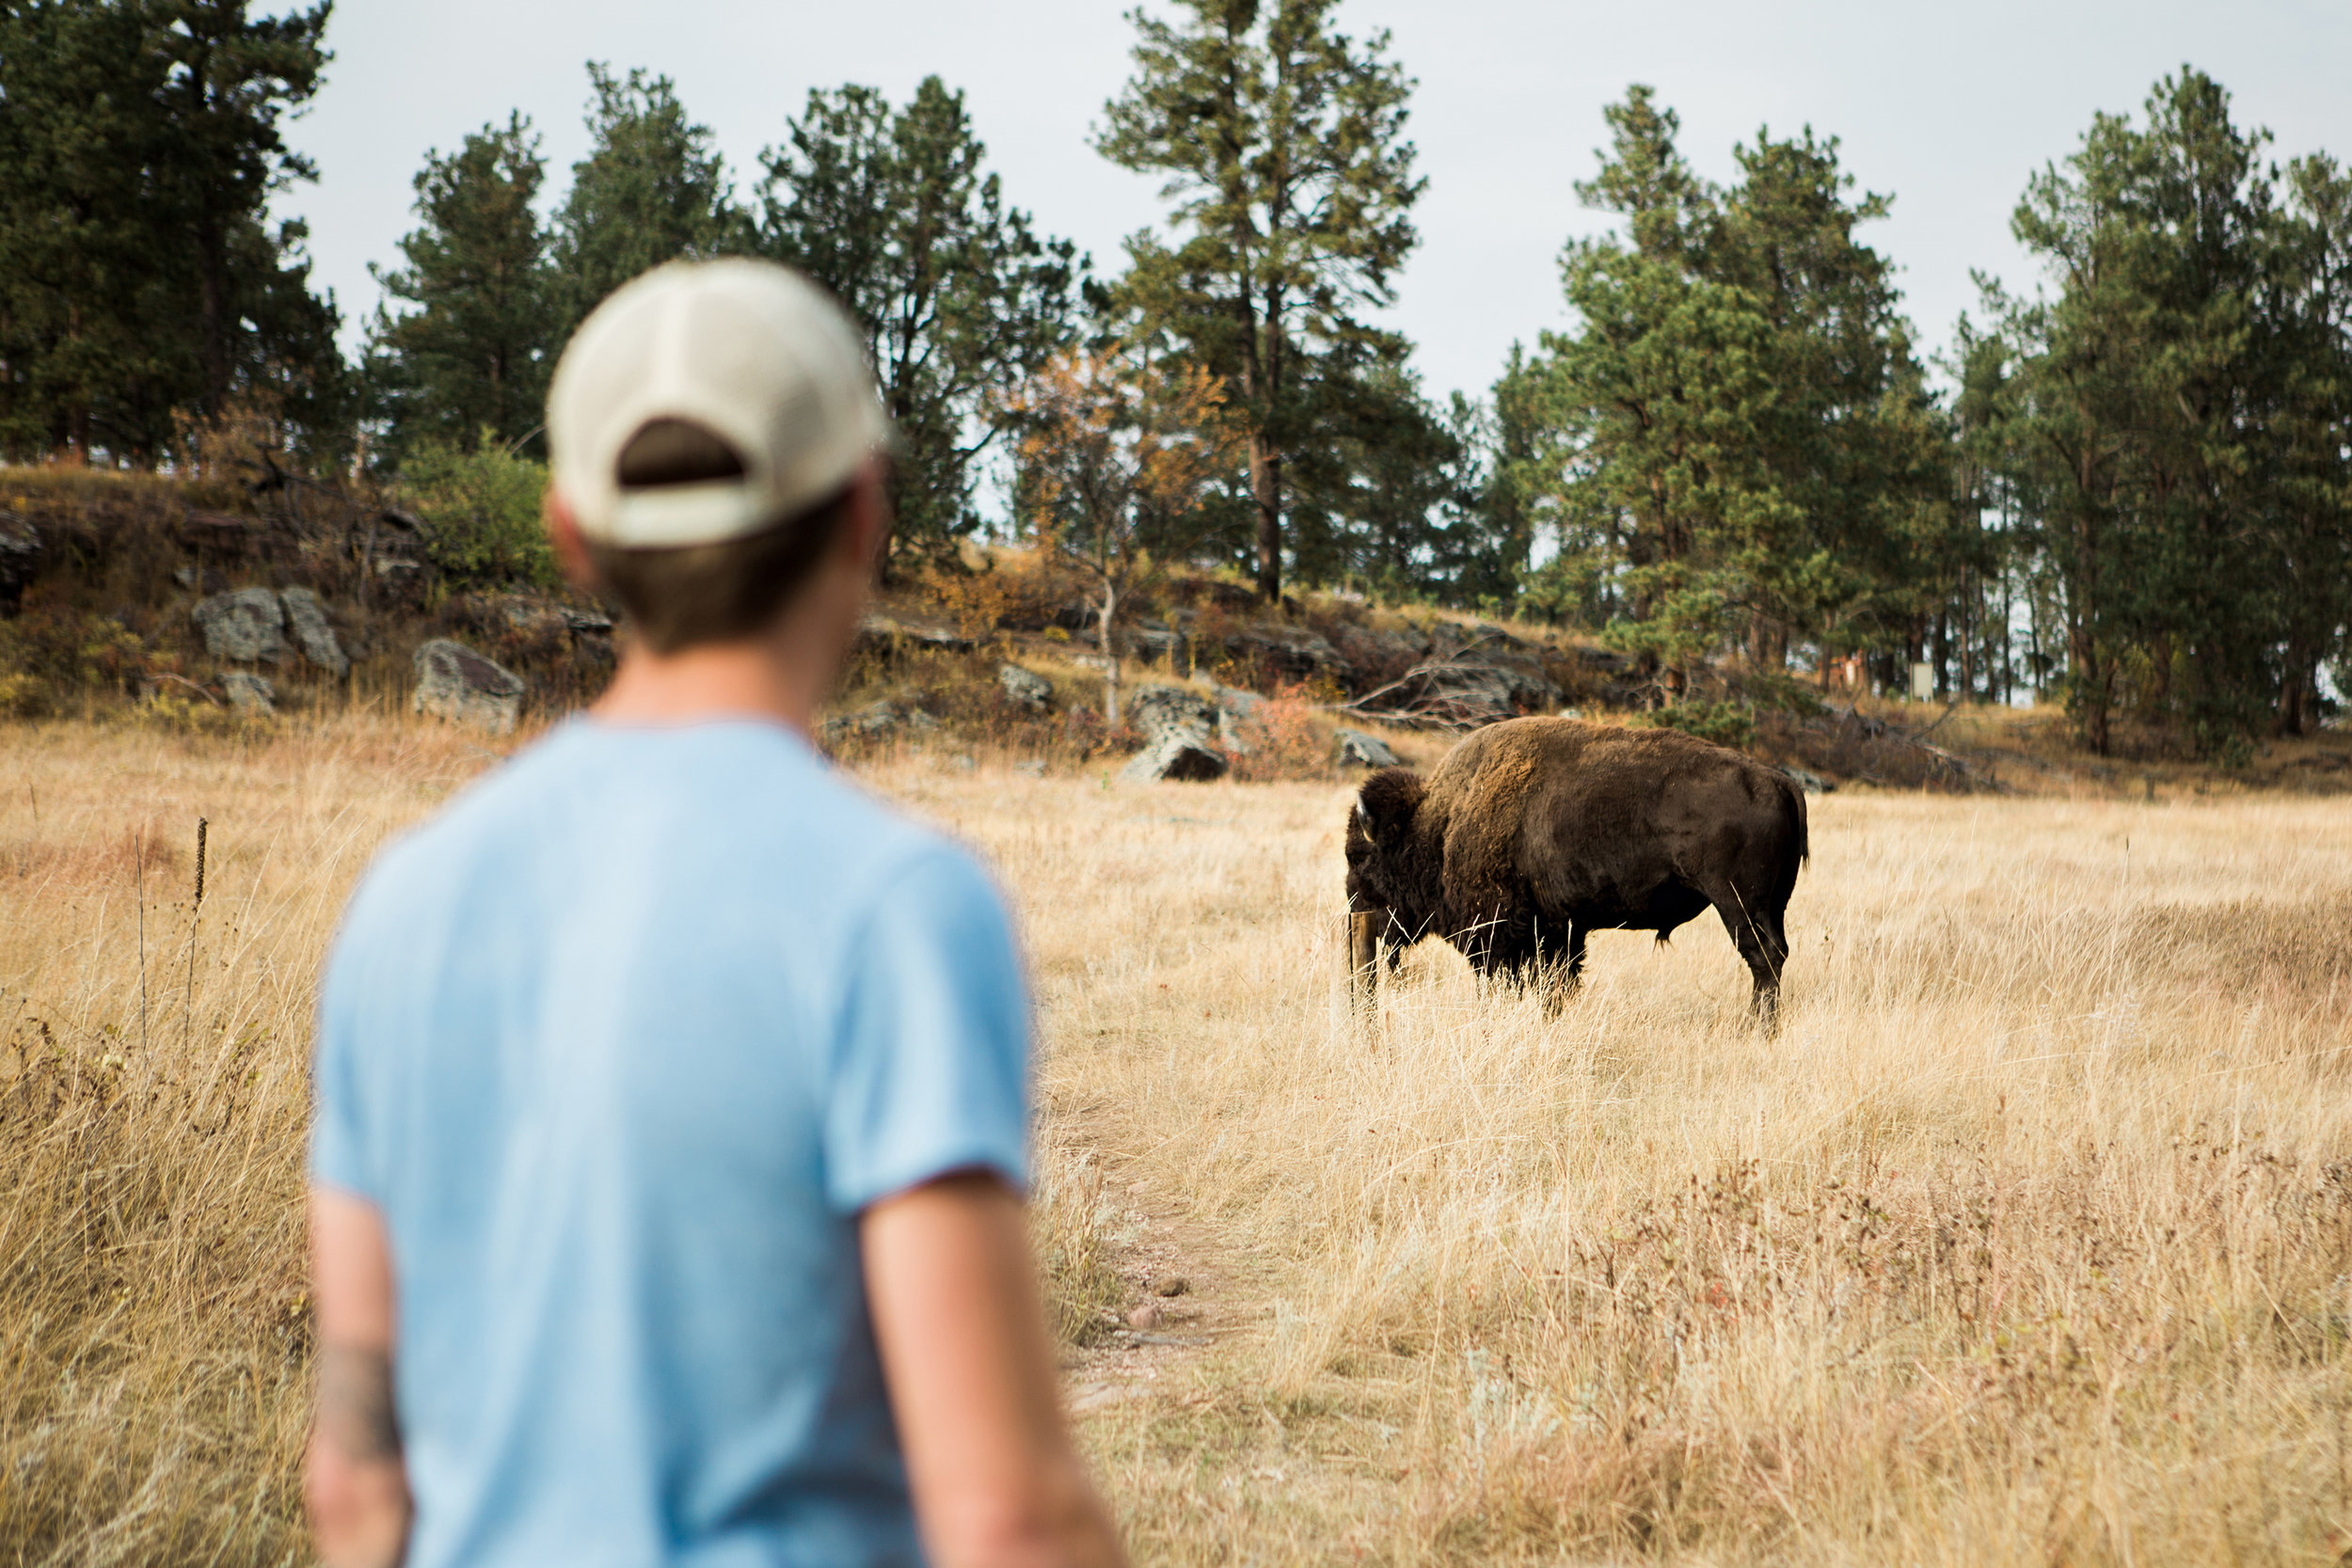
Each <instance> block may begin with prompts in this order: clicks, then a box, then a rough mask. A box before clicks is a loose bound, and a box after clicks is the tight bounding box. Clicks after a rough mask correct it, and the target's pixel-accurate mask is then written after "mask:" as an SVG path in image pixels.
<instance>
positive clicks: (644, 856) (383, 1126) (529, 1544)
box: [310, 721, 1028, 1568]
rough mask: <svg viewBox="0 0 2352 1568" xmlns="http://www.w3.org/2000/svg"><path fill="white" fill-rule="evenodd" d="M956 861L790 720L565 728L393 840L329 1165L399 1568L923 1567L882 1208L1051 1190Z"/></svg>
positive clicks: (995, 905) (995, 910)
mask: <svg viewBox="0 0 2352 1568" xmlns="http://www.w3.org/2000/svg"><path fill="white" fill-rule="evenodd" d="M1027 1028H1028V1005H1027V999H1026V994H1025V986H1024V982H1023V978H1022V974H1021V968H1020V962H1019V958H1018V956H1017V955H1016V953H1015V951H1014V947H1013V942H1012V939H1011V935H1010V932H1009V927H1008V924H1007V921H1006V917H1005V914H1004V911H1003V908H1002V906H1001V904H1000V902H999V900H998V898H997V896H996V894H995V891H994V889H993V887H992V886H991V884H990V882H989V881H988V879H987V878H986V877H985V876H984V875H983V874H982V873H981V872H980V870H979V868H978V867H977V865H976V864H975V863H973V861H972V860H971V858H970V857H969V856H967V855H965V854H963V853H962V852H961V851H960V850H958V849H956V848H955V847H952V846H950V845H949V844H947V843H946V841H945V840H943V839H941V838H940V837H938V836H936V835H935V834H932V833H930V832H927V831H925V830H923V829H921V828H918V827H916V826H914V824H912V823H909V822H907V821H905V820H903V819H901V818H899V817H898V816H895V815H893V814H892V813H890V812H888V811H886V810H884V809H882V807H881V806H880V805H878V804H876V803H875V802H874V801H872V800H868V799H866V797H865V796H863V795H861V794H859V793H858V792H857V791H856V790H854V789H852V788H850V786H848V785H847V784H844V783H842V781H841V780H840V779H838V778H837V777H835V776H834V773H833V772H832V771H831V770H830V769H829V768H827V767H826V766H825V764H824V763H823V762H822V760H821V759H819V758H818V756H817V755H816V753H815V752H812V751H811V750H810V749H809V747H808V746H807V745H806V744H805V743H804V742H803V741H802V740H801V739H799V738H798V737H797V736H793V735H792V734H791V733H790V732H788V731H787V730H784V729H782V728H781V727H778V726H774V725H769V724H762V723H755V722H741V723H735V722H729V723H711V724H698V725H692V726H689V727H683V728H676V729H624V728H613V727H608V726H603V725H599V724H596V723H592V722H587V721H575V722H573V723H571V724H569V725H567V726H565V727H564V728H563V729H561V730H559V731H557V732H556V733H555V734H554V735H552V736H550V737H549V738H548V739H547V740H545V741H543V742H541V743H540V744H539V745H537V746H535V747H532V749H531V750H529V751H528V752H524V753H522V754H521V755H519V756H518V757H516V759H515V760H514V761H513V762H511V763H509V764H508V765H507V766H506V767H504V768H501V769H500V770H499V771H498V772H496V773H495V774H493V775H491V776H490V777H489V778H488V779H486V780H485V781H484V782H482V783H481V784H477V785H476V786H474V787H473V788H472V789H470V790H469V791H468V792H467V793H466V795H465V796H464V797H463V798H462V799H461V800H458V801H457V802H455V803H454V804H453V806H452V807H451V808H450V809H449V810H448V811H446V812H444V813H443V814H442V815H441V816H438V817H437V818H436V819H434V820H433V821H432V822H430V823H429V824H427V825H426V826H424V827H423V828H422V829H421V830H420V831H418V832H415V833H413V834H411V835H409V836H408V837H406V838H405V839H403V840H402V841H401V842H400V843H399V844H398V845H396V846H395V847H392V848H390V849H389V850H388V851H387V852H386V853H385V854H384V855H383V856H382V857H381V858H380V859H379V860H378V861H377V862H376V863H375V864H374V866H373V868H372V869H371V870H370V871H369V873H368V875H367V877H366V878H365V879H364V880H363V881H362V883H361V884H360V887H359V890H358V893H357V894H356V895H354V896H353V899H352V902H351V907H350V909H349V911H347V912H346V914H345V916H344V921H343V927H342V933H341V935H340V936H339V937H338V938H337V941H336V943H335V950H334V954H333V957H332V958H331V959H330V960H329V962H328V965H327V970H326V982H325V988H324V991H323V994H322V997H321V1001H320V1021H319V1040H318V1059H317V1068H316V1074H317V1108H316V1115H315V1117H314V1121H313V1128H312V1134H311V1150H310V1169H311V1176H312V1179H313V1180H316V1181H319V1182H322V1183H324V1184H326V1185H327V1186H331V1187H336V1188H340V1189H342V1190H345V1191H348V1192H351V1193H355V1194H358V1196H362V1197H364V1198H367V1199H369V1200H371V1201H372V1202H373V1203H374V1204H375V1205H376V1206H377V1207H378V1208H379V1209H380V1210H381V1212H382V1213H383V1215H384V1217H385V1220H386V1222H387V1225H388V1227H389V1232H390V1236H391V1249H392V1259H393V1265H394V1268H395V1271H396V1277H397V1285H398V1296H399V1302H398V1305H399V1345H398V1354H397V1355H396V1358H395V1380H396V1396H397V1401H398V1406H399V1415H400V1420H401V1426H402V1432H403V1436H404V1439H405V1450H406V1458H407V1466H408V1480H409V1486H410V1488H411V1490H412V1492H413V1494H414V1496H415V1498H416V1504H417V1513H416V1523H415V1528H414V1532H413V1534H412V1536H411V1540H410V1548H409V1556H408V1562H409V1563H410V1564H411V1565H412V1568H442V1565H444V1564H455V1563H467V1564H475V1563H481V1564H496V1563H531V1564H550V1563H563V1564H566V1565H567V1568H596V1565H598V1564H612V1565H615V1568H619V1565H623V1564H626V1565H628V1568H650V1565H654V1564H694V1565H696V1568H720V1565H738V1564H740V1565H744V1568H750V1565H753V1564H758V1565H762V1568H767V1565H780V1564H803V1563H807V1564H818V1563H823V1564H869V1563H872V1564H880V1563H913V1562H917V1561H919V1560H920V1553H919V1551H918V1548H917V1546H916V1542H915V1536H914V1518H913V1514H912V1513H911V1511H910V1508H909V1502H908V1497H907V1490H906V1481H905V1476H904V1471H903V1467H902V1465H901V1463H900V1460H899V1454H898V1438H897V1433H896V1432H895V1429H894V1427H893V1425H892V1421H891V1418H890V1411H889V1406H888V1403H887V1402H886V1400H885V1396H884V1390H883V1385H882V1370H881V1367H880V1365H879V1363H878V1361H877V1359H876V1356H875V1352H874V1344H873V1338H872V1332H871V1327H870V1323H869V1322H868V1319H867V1315H866V1299H865V1293H864V1287H863V1279H862V1275H861V1271H860V1265H859V1251H858V1238H857V1225H856V1220H857V1214H858V1212H859V1211H860V1210H861V1209H863V1208H865V1207H866V1205H868V1204H870V1203H872V1202H874V1201H875V1200H877V1199H879V1198H882V1197H885V1196H889V1195H891V1194H893V1193H896V1192H900V1191H903V1190H904V1189H906V1188H908V1187H910V1186H914V1185H916V1184H919V1183H921V1182H923V1181H925V1180H930V1179H931V1178H934V1177H938V1176H943V1175H946V1174H948V1173H950V1172H954V1171H959V1170H965V1169H975V1168H977V1169H983V1170H988V1171H993V1172H997V1173H1000V1174H1001V1175H1002V1176H1003V1177H1004V1178H1005V1179H1006V1180H1009V1181H1011V1182H1012V1183H1014V1184H1015V1185H1016V1186H1019V1185H1021V1184H1023V1183H1024V1181H1025V1177H1026V1158H1027V1132H1028V1105H1027V1052H1028V1035H1027Z"/></svg>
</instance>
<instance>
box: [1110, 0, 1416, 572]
mask: <svg viewBox="0 0 2352 1568" xmlns="http://www.w3.org/2000/svg"><path fill="white" fill-rule="evenodd" d="M1335 6H1336V0H1272V3H1271V4H1268V5H1264V6H1261V5H1260V4H1259V3H1258V0H1183V5H1182V8H1181V12H1182V14H1181V16H1180V19H1179V20H1178V21H1175V22H1164V21H1161V20H1159V19H1157V18H1155V17H1152V16H1149V15H1147V14H1145V13H1144V12H1142V11H1136V12H1133V13H1131V20H1132V21H1133V22H1134V24H1135V26H1136V32H1137V34H1138V35H1139V37H1138V40H1137V42H1136V49H1135V60H1136V74H1135V76H1134V78H1133V79H1132V80H1131V81H1130V82H1129V83H1128V85H1127V88H1126V90H1125V91H1124V92H1123V93H1122V94H1121V95H1120V97H1119V98H1117V99H1115V100H1113V101H1112V102H1111V103H1110V104H1109V105H1108V107H1107V109H1106V111H1105V115H1106V125H1105V129H1104V133H1103V135H1102V136H1101V137H1100V139H1099V141H1098V143H1097V146H1098V147H1099V149H1100V150H1102V152H1103V153H1104V156H1106V157H1108V158H1109V159H1111V161H1112V162H1114V163H1116V164H1119V165H1120V166H1122V167H1125V168H1131V169H1135V170H1136V171H1138V172H1142V173H1148V174H1157V175H1162V176H1165V177H1166V183H1165V184H1164V186H1163V187H1162V189H1163V192H1164V194H1165V195H1166V196H1167V197H1168V198H1169V199H1170V200H1171V201H1172V202H1173V203H1174V207H1173V209H1172V211H1171V214H1170V216H1171V218H1172V220H1173V221H1174V223H1175V225H1176V226H1177V228H1178V229H1179V230H1181V232H1180V234H1179V236H1178V237H1177V238H1176V239H1175V241H1174V242H1173V244H1172V245H1163V244H1162V243H1161V242H1160V241H1158V240H1156V239H1154V238H1152V236H1149V235H1138V236H1136V238H1135V239H1134V240H1132V241H1130V242H1129V252H1130V255H1131V257H1132V261H1133V265H1132V268H1131V270H1130V272H1129V275H1128V277H1127V280H1126V283H1125V285H1124V293H1125V296H1126V299H1127V302H1128V303H1129V304H1130V305H1131V306H1132V307H1133V308H1134V309H1136V310H1137V311H1139V312H1140V313H1141V314H1142V315H1143V316H1144V317H1146V318H1147V319H1148V320H1149V321H1150V322H1151V323H1152V325H1153V327H1154V329H1155V330H1160V331H1165V332H1167V333H1168V334H1169V335H1171V336H1172V337H1173V338H1175V339H1176V340H1177V341H1180V342H1182V343H1183V344H1184V347H1185V350H1186V352H1187V353H1188V354H1189V355H1190V356H1192V358H1193V359H1194V361H1195V362H1196V363H1197V364H1199V365H1200V366H1201V367H1202V368H1203V369H1205V370H1207V371H1208V372H1210V373H1212V374H1214V375H1216V376H1217V377H1218V378H1219V379H1220V380H1222V381H1223V382H1224V383H1225V384H1226V386H1227V387H1229V388H1231V389H1232V396H1233V405H1234V408H1235V411H1236V414H1237V417H1238V418H1239V419H1240V420H1241V422H1242V424H1243V425H1244V427H1245V429H1246V430H1247V432H1248V464H1249V478H1250V488H1251V493H1252V499H1253V501H1254V504H1255V509H1256V530H1255V532H1256V541H1255V543H1256V555H1257V562H1256V564H1257V578H1258V590H1259V593H1260V594H1262V595H1263V597H1264V598H1266V599H1267V600H1268V601H1269V602H1271V601H1274V600H1277V599H1279V597H1280V594H1281V584H1282V550H1283V545H1284V537H1283V513H1284V506H1285V496H1284V475H1283V467H1284V464H1285V462H1286V461H1288V460H1291V459H1292V458H1293V457H1295V455H1296V454H1297V453H1299V452H1300V451H1303V450H1305V449H1307V448H1308V447H1309V445H1310V444H1311V443H1312V442H1313V441H1314V440H1315V439H1316V436H1317V427H1318V425H1319V424H1327V422H1328V416H1329V414H1330V412H1331V403H1332V401H1333V400H1334V399H1335V398H1337V397H1338V396H1339V394H1340V393H1341V392H1342V391H1343V389H1344V388H1346V387H1348V386H1349V385H1350V383H1351V381H1352V380H1353V373H1352V372H1354V370H1355V368H1356V367H1369V366H1370V365H1373V364H1386V365H1389V366H1401V365H1402V363H1403V360H1404V357H1405V355H1406V347H1407V345H1406V343H1405V341H1404V340H1403V339H1401V338H1399V337H1397V336H1396V335H1395V334H1393V333H1391V332H1386V331H1383V330H1381V329H1380V328H1378V327H1376V326H1375V325H1372V324H1371V322H1370V321H1369V320H1367V319H1366V312H1368V311H1371V310H1374V309H1379V308H1381V307H1384V306H1386V305H1388V304H1390V303H1391V298H1392V293H1391V280H1392V278H1393V277H1394V276H1395V272H1396V269H1397V268H1398V266H1399V265H1401V264H1402V262H1403V261H1404V260H1405V257H1406V253H1407V252H1408V251H1409V250H1410V249H1411V248H1412V246H1413V245H1414V243H1415V240H1416V235H1415V232H1414V230H1413V226H1412V222H1411V217H1410V213H1411V209H1412V205H1413V203H1414V201H1415V200H1416V199H1417V198H1419V197H1420V195H1421V192H1422V186H1423V183H1424V182H1423V181H1422V180H1420V179H1418V178H1416V177H1415V176H1414V174H1413V172H1412V166H1413V148H1412V144H1411V143H1409V142H1407V141H1406V140H1405V136H1404V130H1405V119H1406V100H1407V98H1408V97H1409V96H1410V91H1411V84H1410V82H1409V81H1408V80H1407V79H1406V76H1405V74H1404V72H1403V71H1402V70H1401V69H1400V68H1399V67H1398V66H1396V65H1395V64H1394V63H1393V62H1392V61H1391V60H1389V59H1388V58H1387V51H1388V46H1389V40H1388V35H1387V34H1385V33H1382V34H1378V35H1375V37H1373V38H1371V39H1370V40H1366V41H1365V42H1363V43H1362V44H1361V45H1359V44H1358V43H1357V42H1356V41H1355V40H1350V39H1348V38H1346V37H1345V36H1343V35H1342V34H1340V33H1338V32H1336V31H1335V30H1334V29H1333V28H1332V26H1331V12H1332V11H1333V9H1334V8H1335Z"/></svg>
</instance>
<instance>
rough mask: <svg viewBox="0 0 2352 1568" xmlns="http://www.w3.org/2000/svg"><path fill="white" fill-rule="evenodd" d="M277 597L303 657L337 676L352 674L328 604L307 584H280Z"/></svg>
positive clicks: (337, 677) (338, 677)
mask: <svg viewBox="0 0 2352 1568" xmlns="http://www.w3.org/2000/svg"><path fill="white" fill-rule="evenodd" d="M278 603H280V604H282V605H284V606H285V607H286V625H287V626H288V628H289V629H291V630H292V631H293V632H294V642H295V645H296V646H298V647H300V648H301V650H302V657H305V658H307V659H309V660H310V662H311V663H312V664H315V665H317V666H318V667H319V668H320V669H322V670H324V671H326V673H328V674H330V675H333V676H334V677H335V678H336V679H338V680H341V679H342V677H343V676H345V675H348V674H350V673H351V660H350V658H349V657H347V656H345V654H344V653H343V646H342V643H341V642H338V641H336V640H335V628H334V627H333V626H329V625H328V624H327V620H326V607H325V606H324V605H322V604H320V603H319V596H318V595H317V594H313V593H311V592H310V590H309V589H308V588H281V589H279V590H278Z"/></svg>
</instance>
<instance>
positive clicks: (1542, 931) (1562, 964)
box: [1533, 925, 1584, 1018]
mask: <svg viewBox="0 0 2352 1568" xmlns="http://www.w3.org/2000/svg"><path fill="white" fill-rule="evenodd" d="M1533 978H1534V982H1535V984H1536V985H1537V986H1539V987H1540V988H1541V989H1542V991H1543V998H1544V1016H1545V1017H1547V1018H1556V1017H1558V1016H1559V1014H1560V1011H1561V1009H1562V1008H1564V1007H1565V1006H1567V1005H1568V998H1569V997H1571V996H1574V995H1575V994H1576V992H1577V988H1578V987H1579V986H1581V985H1582V984H1583V983H1584V927H1581V926H1574V925H1571V926H1570V927H1568V937H1567V941H1566V942H1561V941H1560V940H1559V939H1558V937H1557V936H1556V935H1555V933H1554V932H1553V931H1551V930H1550V929H1549V928H1547V927H1542V926H1538V927H1536V928H1535V964H1534V976H1533Z"/></svg>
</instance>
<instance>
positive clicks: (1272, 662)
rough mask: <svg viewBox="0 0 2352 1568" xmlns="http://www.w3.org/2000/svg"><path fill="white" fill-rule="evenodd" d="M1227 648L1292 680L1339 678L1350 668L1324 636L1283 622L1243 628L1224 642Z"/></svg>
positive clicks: (1236, 655) (1237, 655)
mask: <svg viewBox="0 0 2352 1568" xmlns="http://www.w3.org/2000/svg"><path fill="white" fill-rule="evenodd" d="M1225 646H1226V648H1227V650H1228V651H1229V652H1231V653H1232V655H1233V656H1234V657H1237V658H1242V659H1254V660H1255V661H1256V662H1259V663H1262V664H1263V665H1264V666H1265V668H1267V669H1268V670H1271V671H1272V672H1274V673H1276V674H1279V675H1285V676H1288V677H1290V678H1291V679H1293V680H1304V679H1306V678H1307V677H1308V676H1310V675H1324V674H1336V673H1339V672H1340V671H1342V670H1343V669H1345V668H1346V665H1347V661H1346V660H1345V659H1343V658H1342V657H1340V651H1339V650H1338V649H1337V648H1334V647H1333V646H1331V644H1330V642H1329V641H1327V640H1326V639H1325V638H1324V637H1323V636H1322V634H1320V633H1318V632H1312V631H1310V630H1308V629H1307V628H1306V627H1305V626H1289V625H1286V624H1284V623H1283V622H1280V621H1262V622H1259V623H1257V624H1256V625H1254V626H1244V627H1242V628H1241V629H1240V630H1238V631H1236V632H1234V633H1233V634H1232V636H1230V637H1228V638H1227V639H1226V640H1225Z"/></svg>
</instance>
